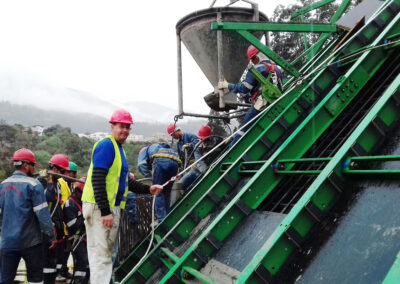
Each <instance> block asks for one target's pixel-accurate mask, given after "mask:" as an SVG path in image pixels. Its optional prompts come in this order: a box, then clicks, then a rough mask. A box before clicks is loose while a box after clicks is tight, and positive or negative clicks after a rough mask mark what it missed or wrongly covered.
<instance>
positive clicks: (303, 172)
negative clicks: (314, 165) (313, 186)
mask: <svg viewBox="0 0 400 284" xmlns="http://www.w3.org/2000/svg"><path fill="white" fill-rule="evenodd" d="M275 173H276V174H292V175H318V174H320V173H321V170H293V171H287V170H277V171H276V172H275Z"/></svg>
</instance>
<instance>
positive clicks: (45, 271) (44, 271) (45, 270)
mask: <svg viewBox="0 0 400 284" xmlns="http://www.w3.org/2000/svg"><path fill="white" fill-rule="evenodd" d="M56 272H57V269H55V268H43V273H56Z"/></svg>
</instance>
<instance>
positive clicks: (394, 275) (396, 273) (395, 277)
mask: <svg viewBox="0 0 400 284" xmlns="http://www.w3.org/2000/svg"><path fill="white" fill-rule="evenodd" d="M398 283H400V252H399V253H398V254H397V256H396V260H395V261H394V263H393V265H392V267H391V268H390V270H389V272H388V274H387V275H386V276H385V279H384V280H383V282H382V284H398Z"/></svg>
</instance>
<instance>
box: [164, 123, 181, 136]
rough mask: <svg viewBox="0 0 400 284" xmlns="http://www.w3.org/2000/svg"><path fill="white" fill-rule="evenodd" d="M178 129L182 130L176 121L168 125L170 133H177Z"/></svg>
mask: <svg viewBox="0 0 400 284" xmlns="http://www.w3.org/2000/svg"><path fill="white" fill-rule="evenodd" d="M178 130H181V129H180V128H179V126H178V125H176V124H175V123H171V124H170V125H168V127H167V132H168V134H169V135H172V134H174V133H175V132H176V131H178Z"/></svg>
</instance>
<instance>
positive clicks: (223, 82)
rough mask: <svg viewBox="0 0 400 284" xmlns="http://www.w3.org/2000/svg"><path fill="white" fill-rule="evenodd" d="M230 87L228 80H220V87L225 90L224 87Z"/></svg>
mask: <svg viewBox="0 0 400 284" xmlns="http://www.w3.org/2000/svg"><path fill="white" fill-rule="evenodd" d="M228 87H229V83H228V82H227V81H226V80H224V81H219V82H218V89H220V90H223V89H228Z"/></svg>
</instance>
